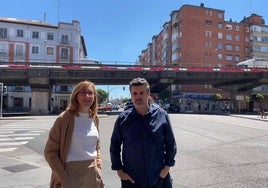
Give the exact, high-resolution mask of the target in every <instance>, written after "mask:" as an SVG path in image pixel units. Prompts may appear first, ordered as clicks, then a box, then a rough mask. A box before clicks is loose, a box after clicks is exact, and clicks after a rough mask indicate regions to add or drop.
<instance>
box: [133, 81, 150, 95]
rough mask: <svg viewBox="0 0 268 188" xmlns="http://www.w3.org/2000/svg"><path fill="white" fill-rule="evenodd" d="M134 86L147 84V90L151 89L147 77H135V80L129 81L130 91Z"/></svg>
mask: <svg viewBox="0 0 268 188" xmlns="http://www.w3.org/2000/svg"><path fill="white" fill-rule="evenodd" d="M132 86H145V87H146V91H147V92H149V91H150V85H149V83H148V82H147V80H146V79H145V78H134V79H133V80H131V82H130V83H129V91H131V87H132Z"/></svg>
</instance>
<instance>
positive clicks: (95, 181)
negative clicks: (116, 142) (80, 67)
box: [44, 80, 103, 188]
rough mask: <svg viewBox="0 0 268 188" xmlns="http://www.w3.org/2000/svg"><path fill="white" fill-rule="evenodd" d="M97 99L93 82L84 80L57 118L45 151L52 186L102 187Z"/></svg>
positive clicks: (52, 187)
mask: <svg viewBox="0 0 268 188" xmlns="http://www.w3.org/2000/svg"><path fill="white" fill-rule="evenodd" d="M97 111H98V100H97V91H96V89H95V85H94V83H92V82H90V81H87V80H85V81H82V82H80V83H78V84H77V85H76V86H75V88H74V89H73V91H72V93H71V96H70V104H69V106H68V107H67V109H66V111H64V112H62V113H61V114H60V115H59V116H58V117H57V119H56V120H55V122H54V125H53V127H52V128H51V130H50V132H49V137H48V140H47V143H46V146H45V150H44V155H45V158H46V160H47V162H48V164H49V166H50V168H51V170H52V175H51V182H50V187H51V188H58V187H61V188H74V187H79V188H86V187H90V188H99V187H102V186H103V184H102V181H101V176H100V169H101V156H100V147H99V146H100V145H99V119H98V115H97Z"/></svg>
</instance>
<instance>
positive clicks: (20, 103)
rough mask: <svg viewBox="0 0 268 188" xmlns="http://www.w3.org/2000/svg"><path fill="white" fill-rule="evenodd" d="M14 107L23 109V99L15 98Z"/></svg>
mask: <svg viewBox="0 0 268 188" xmlns="http://www.w3.org/2000/svg"><path fill="white" fill-rule="evenodd" d="M13 106H14V107H17V108H18V107H20V108H21V107H23V98H19V97H14V105H13Z"/></svg>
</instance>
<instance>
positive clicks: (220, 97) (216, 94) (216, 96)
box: [214, 93, 222, 99]
mask: <svg viewBox="0 0 268 188" xmlns="http://www.w3.org/2000/svg"><path fill="white" fill-rule="evenodd" d="M214 97H215V99H222V95H221V94H220V93H215V95H214Z"/></svg>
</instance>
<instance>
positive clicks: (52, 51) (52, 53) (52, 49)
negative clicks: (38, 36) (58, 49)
mask: <svg viewBox="0 0 268 188" xmlns="http://www.w3.org/2000/svg"><path fill="white" fill-rule="evenodd" d="M47 55H54V48H53V47H47Z"/></svg>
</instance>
